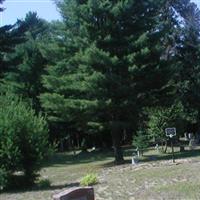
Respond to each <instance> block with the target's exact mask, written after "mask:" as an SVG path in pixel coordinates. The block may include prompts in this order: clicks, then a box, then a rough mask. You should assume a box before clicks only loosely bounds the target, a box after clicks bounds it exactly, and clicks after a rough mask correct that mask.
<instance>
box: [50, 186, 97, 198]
mask: <svg viewBox="0 0 200 200" xmlns="http://www.w3.org/2000/svg"><path fill="white" fill-rule="evenodd" d="M53 200H95V199H94V189H93V188H92V187H78V188H72V189H69V190H65V191H63V192H60V193H59V194H55V195H54V196H53Z"/></svg>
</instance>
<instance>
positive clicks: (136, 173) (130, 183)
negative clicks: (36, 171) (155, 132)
mask: <svg viewBox="0 0 200 200" xmlns="http://www.w3.org/2000/svg"><path fill="white" fill-rule="evenodd" d="M125 154H126V159H130V155H131V154H132V150H131V149H127V150H126V153H125ZM176 158H178V160H177V162H179V165H173V164H171V160H170V159H171V155H170V154H164V155H163V154H158V153H157V152H156V151H154V150H151V151H149V152H146V153H145V156H144V158H143V159H142V161H141V162H140V164H138V165H137V166H134V167H132V166H131V164H125V165H121V166H113V165H112V160H113V158H112V152H91V153H86V154H78V155H77V156H73V155H72V154H70V153H62V154H56V155H55V156H53V157H52V158H51V159H49V160H48V161H47V162H46V163H45V164H44V167H43V169H42V170H41V172H40V174H41V178H42V179H48V180H49V181H50V182H51V186H49V187H47V188H44V189H40V188H38V187H34V188H32V189H30V190H28V191H27V190H26V191H9V192H4V193H2V194H1V195H0V199H1V200H27V199H28V200H37V199H40V200H50V199H52V195H53V194H54V193H57V192H59V191H61V190H63V189H66V188H68V187H73V186H78V185H79V181H80V179H81V178H82V177H83V176H84V175H85V174H88V173H97V174H98V178H99V182H100V183H99V184H98V185H96V186H95V195H96V199H97V200H112V199H114V200H133V199H200V192H199V187H200V170H199V166H200V165H199V164H200V151H199V149H198V150H195V151H186V152H184V153H176ZM128 162H129V163H130V160H129V161H128Z"/></svg>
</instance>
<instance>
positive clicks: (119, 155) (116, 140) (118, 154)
mask: <svg viewBox="0 0 200 200" xmlns="http://www.w3.org/2000/svg"><path fill="white" fill-rule="evenodd" d="M112 141H113V149H114V157H115V163H116V164H122V163H124V157H123V151H122V148H121V134H120V131H119V130H117V129H115V130H112Z"/></svg>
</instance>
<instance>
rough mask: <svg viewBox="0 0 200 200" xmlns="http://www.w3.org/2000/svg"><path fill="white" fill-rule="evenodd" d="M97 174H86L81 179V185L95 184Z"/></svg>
mask: <svg viewBox="0 0 200 200" xmlns="http://www.w3.org/2000/svg"><path fill="white" fill-rule="evenodd" d="M97 182H98V180H97V175H96V174H87V175H86V176H84V177H83V178H82V179H81V182H80V185H81V186H91V185H95V184H97Z"/></svg>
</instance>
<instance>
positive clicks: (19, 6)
mask: <svg viewBox="0 0 200 200" xmlns="http://www.w3.org/2000/svg"><path fill="white" fill-rule="evenodd" d="M3 7H4V8H6V9H5V10H4V11H3V12H2V13H1V16H0V25H1V26H2V25H5V24H13V23H15V22H16V21H17V19H22V18H24V17H25V15H26V13H27V12H28V11H36V12H37V13H38V16H39V17H41V18H44V19H46V20H48V21H51V20H56V19H60V15H59V12H58V11H57V9H56V5H55V3H54V1H53V0H5V2H4V3H3Z"/></svg>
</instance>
